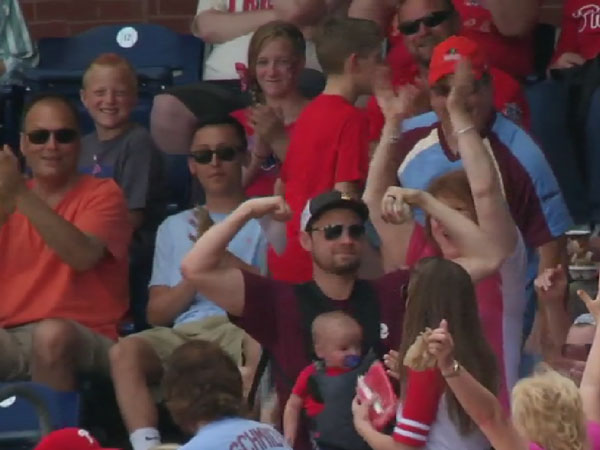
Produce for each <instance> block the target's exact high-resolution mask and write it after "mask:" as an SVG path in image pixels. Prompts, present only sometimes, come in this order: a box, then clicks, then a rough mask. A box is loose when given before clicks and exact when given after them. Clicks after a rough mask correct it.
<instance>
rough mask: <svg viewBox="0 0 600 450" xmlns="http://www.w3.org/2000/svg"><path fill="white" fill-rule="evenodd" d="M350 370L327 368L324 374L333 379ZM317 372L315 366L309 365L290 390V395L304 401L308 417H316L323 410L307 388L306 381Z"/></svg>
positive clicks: (322, 405)
mask: <svg viewBox="0 0 600 450" xmlns="http://www.w3.org/2000/svg"><path fill="white" fill-rule="evenodd" d="M349 370H350V369H347V368H345V367H327V368H326V369H325V374H326V375H328V376H330V377H335V376H337V375H342V374H343V373H346V372H348V371H349ZM316 372H317V368H316V366H315V364H314V363H313V364H311V365H310V366H306V367H305V368H304V370H303V371H302V372H300V375H298V378H297V379H296V384H295V385H294V387H293V389H292V394H296V395H297V396H298V397H300V398H301V399H302V400H304V411H305V412H306V415H307V416H308V417H315V416H316V415H318V414H320V413H321V412H323V409H324V408H325V404H324V403H320V402H318V401H316V400H315V399H314V398H313V397H312V396H311V392H310V389H309V388H308V380H309V379H310V377H311V376H312V375H314V374H315V373H316Z"/></svg>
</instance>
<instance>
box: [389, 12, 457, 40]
mask: <svg viewBox="0 0 600 450" xmlns="http://www.w3.org/2000/svg"><path fill="white" fill-rule="evenodd" d="M453 12H454V11H453V10H452V9H449V10H445V11H435V12H432V13H431V14H428V15H426V16H424V17H421V18H420V19H417V20H411V21H410V22H402V23H401V24H399V25H398V30H400V33H402V34H403V35H405V36H410V35H411V34H415V33H416V32H417V31H419V28H421V24H423V25H425V26H426V27H427V28H433V27H437V26H438V25H439V24H441V23H442V22H444V21H445V20H446V19H447V18H448V17H450V16H451V15H452V13H453Z"/></svg>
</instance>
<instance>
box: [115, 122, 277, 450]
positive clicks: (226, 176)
mask: <svg viewBox="0 0 600 450" xmlns="http://www.w3.org/2000/svg"><path fill="white" fill-rule="evenodd" d="M245 136H246V135H245V131H244V128H243V127H242V125H241V124H240V123H239V122H237V121H236V120H235V119H234V118H232V117H229V116H223V117H221V116H219V117H214V118H212V119H206V120H204V121H203V122H201V123H200V124H199V125H198V128H197V129H196V131H195V133H194V135H193V140H192V144H191V148H190V157H189V169H190V172H191V173H192V175H193V176H194V177H196V178H197V180H198V181H199V182H200V184H201V185H202V188H203V189H204V192H205V194H206V203H205V204H204V206H203V207H201V208H197V209H195V210H194V209H190V210H187V211H183V212H181V213H179V214H176V215H173V216H171V217H169V218H167V219H166V220H165V221H164V222H163V223H162V224H161V225H160V227H159V228H158V232H157V237H156V250H155V253H154V266H153V271H152V279H151V280H150V300H149V303H148V309H147V319H148V322H149V323H150V324H152V325H154V328H152V329H150V330H147V331H143V332H141V333H137V334H133V335H130V336H128V337H126V338H125V339H122V340H121V341H120V342H119V343H118V344H117V345H116V346H115V347H113V349H112V350H111V368H112V377H113V381H114V384H115V390H116V394H117V400H118V403H119V408H120V410H121V414H122V416H123V419H124V421H125V425H126V426H127V429H128V431H129V433H130V441H131V444H132V446H133V449H134V450H147V449H149V448H152V447H154V446H155V445H158V444H159V443H160V435H159V432H158V430H157V425H158V418H157V411H156V406H155V405H154V400H153V397H152V396H151V394H150V388H149V385H153V386H156V385H158V384H159V382H160V380H161V378H162V375H163V368H164V363H165V361H166V359H167V358H168V357H169V356H170V354H171V353H172V352H173V351H174V350H175V349H176V348H177V347H179V346H180V345H182V344H184V343H185V342H187V341H190V340H194V339H203V340H209V341H213V342H216V343H218V344H219V345H220V346H221V347H222V348H223V349H224V350H225V351H227V352H228V353H229V354H230V356H231V357H232V358H233V359H234V360H235V361H236V363H237V364H238V365H240V366H242V365H244V364H245V366H246V368H248V369H249V371H250V372H252V366H255V364H256V363H258V353H259V348H258V345H257V344H256V343H254V342H253V341H250V340H249V339H247V338H246V336H245V334H244V333H243V332H242V330H240V329H239V328H237V327H235V326H234V325H232V324H231V323H230V322H229V320H228V319H227V316H226V314H225V311H224V310H223V309H221V308H220V307H219V306H217V305H216V304H214V303H213V302H212V301H211V297H210V295H208V296H206V295H203V294H202V293H199V292H197V290H196V288H195V287H194V286H193V284H192V283H190V282H189V281H187V280H183V279H182V277H181V272H180V265H181V261H182V260H183V257H184V256H185V254H186V253H187V252H188V251H189V250H190V249H191V248H192V245H193V240H192V239H191V238H190V236H197V235H198V234H201V233H202V230H203V229H205V228H207V227H209V226H210V225H211V224H212V223H213V222H214V223H218V222H220V221H222V220H224V219H225V218H226V217H227V216H228V215H229V214H230V213H231V211H233V210H235V209H236V208H237V207H238V206H239V205H240V204H241V203H242V202H243V201H244V200H245V195H244V189H243V187H242V164H243V162H244V160H245V157H246V152H245V149H246V147H247V146H246V137H245ZM194 222H200V223H194ZM228 250H229V252H231V254H233V255H235V257H237V258H239V261H238V262H239V263H240V264H241V265H242V266H243V267H245V268H247V269H249V270H252V271H254V272H258V271H259V270H263V269H264V268H265V266H266V264H265V261H266V239H265V237H264V235H263V232H262V229H261V226H260V225H259V223H258V222H257V221H255V220H253V221H250V222H248V223H247V224H245V225H244V227H242V228H241V229H240V230H239V232H238V233H237V234H236V235H235V237H233V239H232V240H231V242H230V244H229V246H228ZM253 351H254V354H253V353H252V352H253ZM243 356H244V358H243ZM243 359H245V361H243Z"/></svg>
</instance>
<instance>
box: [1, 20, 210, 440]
mask: <svg viewBox="0 0 600 450" xmlns="http://www.w3.org/2000/svg"><path fill="white" fill-rule="evenodd" d="M38 49H39V55H40V60H39V64H38V66H37V67H36V68H35V69H29V70H27V71H26V73H25V79H24V85H23V86H3V88H2V92H1V95H0V100H1V102H2V103H1V107H0V114H1V117H2V129H1V131H2V135H1V139H2V141H3V143H6V144H9V145H10V146H11V147H12V148H14V149H16V150H18V145H19V130H20V122H21V112H22V108H23V105H24V103H26V102H27V100H28V98H30V97H32V96H34V95H36V94H38V93H40V92H47V91H52V92H57V93H60V94H63V95H65V96H67V97H68V98H70V99H71V100H72V101H73V102H74V103H75V104H76V105H77V108H78V111H79V112H80V123H81V128H82V133H83V134H87V133H89V132H91V131H92V130H93V123H92V121H91V118H90V117H89V115H88V114H87V112H86V111H85V109H84V106H83V104H82V103H81V100H80V89H81V81H82V76H83V73H84V71H85V69H86V68H87V67H88V66H89V64H90V63H91V61H92V60H93V59H94V58H96V57H97V56H98V55H99V54H101V53H116V54H119V55H121V56H123V57H125V58H127V60H128V61H129V62H130V63H131V64H132V65H133V67H134V68H135V69H136V72H137V75H138V98H139V100H138V103H137V106H136V107H135V109H134V111H133V113H132V119H133V120H134V121H135V122H138V123H140V124H142V125H144V126H146V127H148V126H149V118H150V110H151V107H152V101H153V98H154V96H155V95H156V94H158V93H160V92H162V91H164V90H165V89H167V88H169V87H171V86H175V85H182V84H188V83H193V82H195V81H199V80H201V79H202V63H203V60H204V50H205V49H204V43H203V42H202V40H200V39H198V38H197V37H194V36H192V35H191V34H190V35H187V34H180V33H176V32H174V31H172V30H170V29H168V28H166V27H163V26H160V25H154V24H119V25H105V26H99V27H96V28H93V29H90V30H88V31H85V32H83V33H81V34H79V35H76V36H73V37H69V38H43V39H40V40H39V41H38ZM165 163H166V166H167V167H166V174H167V180H168V189H169V193H168V202H169V209H170V212H176V211H179V210H181V209H184V208H185V207H187V205H188V203H189V200H190V175H189V171H188V168H187V157H186V156H185V155H165ZM81 386H82V387H81V390H80V394H75V393H59V392H55V391H53V390H51V389H49V388H47V387H45V386H41V385H38V384H34V383H2V384H0V448H1V449H15V450H16V449H29V448H32V447H33V445H35V443H36V442H37V441H38V440H39V438H40V436H41V435H44V434H47V433H48V432H49V431H51V430H52V429H58V428H63V427H68V426H86V427H87V428H88V429H90V430H92V431H93V434H94V435H96V436H98V437H99V438H100V440H102V441H106V440H108V441H111V438H109V437H108V436H112V437H113V438H114V435H115V434H118V433H119V432H123V433H124V432H125V430H124V429H123V428H122V424H121V423H120V418H119V412H118V409H117V406H116V402H115V400H114V394H113V392H112V387H111V386H110V384H109V382H108V380H105V379H96V378H85V379H83V380H82V383H81ZM165 417H167V415H166V414H165ZM167 428H168V425H167Z"/></svg>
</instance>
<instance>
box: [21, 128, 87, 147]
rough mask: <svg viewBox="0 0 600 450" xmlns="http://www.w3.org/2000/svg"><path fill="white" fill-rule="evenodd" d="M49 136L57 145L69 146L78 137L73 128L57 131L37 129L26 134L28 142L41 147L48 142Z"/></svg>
mask: <svg viewBox="0 0 600 450" xmlns="http://www.w3.org/2000/svg"><path fill="white" fill-rule="evenodd" d="M50 135H53V136H54V139H56V142H58V143H59V144H70V143H71V142H73V141H75V140H76V139H77V138H78V137H79V132H78V131H77V130H74V129H73V128H60V129H58V130H46V129H43V128H41V129H39V130H33V131H30V132H29V133H27V138H28V139H29V142H31V143H32V144H35V145H41V144H45V143H46V142H48V139H50Z"/></svg>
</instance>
